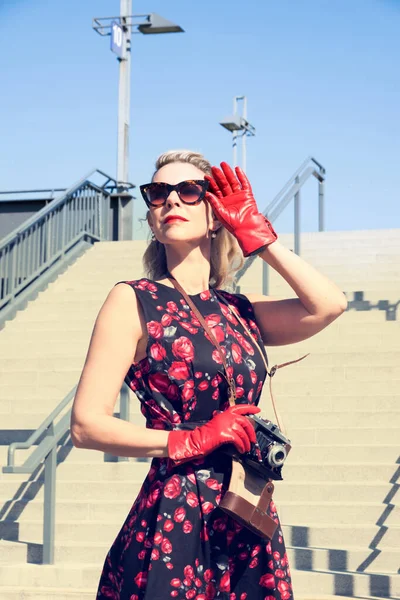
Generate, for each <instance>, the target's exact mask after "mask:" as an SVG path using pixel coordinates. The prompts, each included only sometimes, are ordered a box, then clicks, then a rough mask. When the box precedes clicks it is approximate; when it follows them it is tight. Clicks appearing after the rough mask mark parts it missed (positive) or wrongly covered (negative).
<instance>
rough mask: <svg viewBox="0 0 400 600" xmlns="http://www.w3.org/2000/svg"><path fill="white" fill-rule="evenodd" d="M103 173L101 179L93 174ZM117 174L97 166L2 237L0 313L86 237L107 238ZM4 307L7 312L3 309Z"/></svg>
mask: <svg viewBox="0 0 400 600" xmlns="http://www.w3.org/2000/svg"><path fill="white" fill-rule="evenodd" d="M94 175H96V176H97V175H100V176H101V177H103V178H104V182H103V183H102V184H101V185H98V184H96V183H94V182H93V181H90V180H89V177H91V178H92V177H93V176H94ZM116 189H117V183H116V180H115V179H114V178H113V177H110V176H109V175H107V174H106V173H104V172H103V171H100V170H98V169H93V170H92V171H90V172H89V173H88V174H87V175H86V176H85V177H83V178H82V179H80V180H79V181H78V182H76V183H75V184H74V185H72V186H71V187H70V188H69V189H68V190H67V191H66V192H64V193H63V194H61V195H60V196H59V197H58V198H55V199H54V200H52V201H51V202H50V203H49V204H47V205H46V206H44V207H43V208H42V209H41V210H39V211H38V212H37V213H35V214H34V215H32V217H30V218H29V219H27V220H26V221H25V222H24V223H22V224H21V225H19V226H18V227H17V228H16V229H15V230H14V231H12V232H11V233H9V234H8V235H7V236H6V237H5V238H4V239H3V240H1V241H0V317H1V318H3V315H4V314H5V313H6V312H7V313H8V312H10V311H11V310H12V308H13V305H14V304H15V300H16V297H17V296H19V295H20V294H21V293H23V294H25V293H26V289H27V288H28V287H29V286H30V285H31V284H33V283H34V282H36V281H37V280H38V278H39V277H40V276H42V275H43V274H44V273H45V272H47V271H48V270H49V269H50V268H52V267H53V265H54V264H55V263H57V262H60V261H63V260H64V259H65V257H66V255H67V254H68V253H70V251H71V250H72V249H74V248H76V247H77V246H79V244H82V242H90V243H94V242H96V241H99V240H108V239H109V236H110V226H109V221H110V218H111V203H110V196H111V193H112V192H113V191H114V190H116ZM2 311H4V312H2Z"/></svg>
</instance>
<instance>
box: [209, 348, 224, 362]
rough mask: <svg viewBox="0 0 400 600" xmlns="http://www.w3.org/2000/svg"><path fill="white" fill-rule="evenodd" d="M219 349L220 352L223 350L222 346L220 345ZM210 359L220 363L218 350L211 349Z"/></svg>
mask: <svg viewBox="0 0 400 600" xmlns="http://www.w3.org/2000/svg"><path fill="white" fill-rule="evenodd" d="M221 350H222V352H223V351H224V348H223V347H222V346H221ZM223 353H224V352H223ZM224 354H225V353H224ZM212 359H213V361H214V362H216V363H217V365H222V360H221V355H220V353H219V351H218V350H213V353H212Z"/></svg>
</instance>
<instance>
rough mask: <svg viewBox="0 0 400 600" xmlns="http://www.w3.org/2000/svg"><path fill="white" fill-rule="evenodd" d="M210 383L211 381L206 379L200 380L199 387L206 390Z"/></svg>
mask: <svg viewBox="0 0 400 600" xmlns="http://www.w3.org/2000/svg"><path fill="white" fill-rule="evenodd" d="M209 385H210V384H209V382H208V381H207V380H206V379H205V380H204V381H200V383H199V385H198V386H197V389H198V390H200V391H202V392H204V390H206V389H208V387H209Z"/></svg>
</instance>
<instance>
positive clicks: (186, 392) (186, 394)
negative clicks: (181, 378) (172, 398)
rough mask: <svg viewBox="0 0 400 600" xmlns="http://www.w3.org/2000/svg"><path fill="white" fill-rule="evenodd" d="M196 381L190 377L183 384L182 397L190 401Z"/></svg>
mask: <svg viewBox="0 0 400 600" xmlns="http://www.w3.org/2000/svg"><path fill="white" fill-rule="evenodd" d="M193 388H194V381H193V379H189V381H185V383H184V384H183V390H182V398H183V400H184V401H185V402H189V400H191V398H193V396H194V389H193Z"/></svg>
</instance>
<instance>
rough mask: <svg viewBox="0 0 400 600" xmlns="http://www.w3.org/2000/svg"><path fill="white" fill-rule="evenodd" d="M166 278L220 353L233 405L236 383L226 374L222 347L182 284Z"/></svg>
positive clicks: (230, 402)
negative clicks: (182, 298) (180, 295)
mask: <svg viewBox="0 0 400 600" xmlns="http://www.w3.org/2000/svg"><path fill="white" fill-rule="evenodd" d="M168 279H169V281H170V282H171V283H172V285H173V286H174V287H175V288H176V289H177V290H178V292H180V293H181V294H182V296H183V297H184V299H185V301H186V303H187V305H188V306H190V308H191V310H192V312H193V313H194V314H195V315H196V317H197V319H198V321H199V322H200V324H201V325H202V327H203V328H204V330H205V331H206V333H207V335H208V337H209V338H210V341H211V342H212V343H213V344H214V346H215V347H216V348H217V350H218V352H219V355H220V358H221V362H222V364H223V366H224V370H225V378H226V381H227V383H228V386H229V404H230V405H231V406H233V405H234V404H235V403H236V384H235V380H234V379H233V378H232V377H229V375H228V365H227V364H226V359H225V354H224V351H223V350H222V348H221V346H220V344H219V342H218V340H217V338H216V337H215V335H214V334H213V333H212V331H211V329H210V328H209V326H208V325H207V323H206V321H205V319H204V317H203V315H202V314H201V312H200V311H199V309H198V308H197V306H195V304H194V303H193V301H192V300H191V299H190V298H189V296H188V295H187V293H186V292H185V290H184V289H183V288H182V286H181V285H180V284H179V283H178V282H177V281H176V279H172V278H170V277H168Z"/></svg>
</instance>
